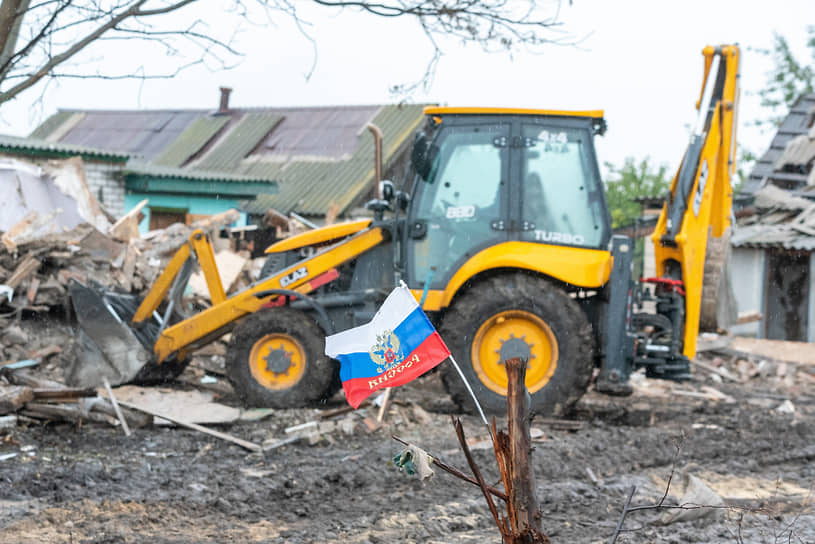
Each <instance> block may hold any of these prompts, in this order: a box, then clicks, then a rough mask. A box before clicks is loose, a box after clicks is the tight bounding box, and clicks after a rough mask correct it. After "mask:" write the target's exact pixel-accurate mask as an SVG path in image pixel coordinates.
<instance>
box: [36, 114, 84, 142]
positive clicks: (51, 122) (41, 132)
mask: <svg viewBox="0 0 815 544" xmlns="http://www.w3.org/2000/svg"><path fill="white" fill-rule="evenodd" d="M72 115H74V112H71V111H60V112H57V113H55V114H54V115H52V116H50V117H49V118H48V119H46V120H45V121H43V122H42V124H41V125H40V126H38V127H37V128H35V129H34V132H32V133H31V134H29V135H28V137H29V138H34V139H36V140H44V139H45V138H47V137H48V136H49V135H50V134H51V133H52V132H54V131H55V130H56V129H57V128H59V127H60V126H62V123H64V122H65V121H67V120H68V119H69V118H70V117H71V116H72Z"/></svg>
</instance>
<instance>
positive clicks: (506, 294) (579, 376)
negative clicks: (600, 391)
mask: <svg viewBox="0 0 815 544" xmlns="http://www.w3.org/2000/svg"><path fill="white" fill-rule="evenodd" d="M507 310H523V311H527V312H530V313H532V314H535V315H537V316H538V317H540V318H541V319H542V320H543V321H544V322H545V323H546V324H547V325H548V326H549V327H550V328H551V330H552V333H553V334H554V336H555V340H556V341H557V344H558V353H559V357H558V361H557V367H556V369H555V372H554V374H553V375H552V377H551V378H550V379H549V381H548V382H547V383H546V385H544V386H543V388H541V389H540V390H538V391H537V392H535V393H534V394H532V395H531V400H530V411H531V412H535V413H536V414H542V415H547V416H560V415H564V414H566V413H568V412H569V411H570V410H571V408H572V407H573V406H574V404H575V403H576V402H577V401H578V400H580V397H582V396H583V394H584V393H585V392H586V389H587V388H588V386H589V381H590V380H591V375H592V370H593V367H594V335H593V332H592V327H591V325H590V324H589V321H588V319H587V318H586V315H585V313H584V312H583V310H581V309H580V307H579V306H578V305H577V302H575V301H574V300H573V299H572V298H570V297H569V296H568V295H567V294H566V293H565V292H563V291H562V290H560V289H559V288H557V287H555V286H554V285H553V284H552V283H550V282H549V281H547V280H545V279H542V278H537V277H534V276H530V275H527V274H522V273H515V274H506V275H501V276H496V277H493V278H489V279H487V280H484V281H481V282H479V283H477V284H475V285H473V286H472V287H470V288H469V289H468V290H467V292H466V293H464V294H463V295H462V296H461V298H459V299H458V300H456V301H455V302H454V303H453V305H452V307H451V308H450V309H449V310H448V312H447V313H446V315H445V316H444V319H443V323H442V325H441V327H440V331H439V332H440V333H441V336H442V338H444V340H445V342H446V343H447V346H448V347H449V348H450V351H451V352H452V353H453V356H454V357H455V359H456V362H458V364H459V366H460V367H461V370H462V372H463V373H464V375H465V376H466V378H467V380H468V381H469V382H470V385H471V386H472V388H473V391H474V392H475V395H476V397H477V398H478V401H479V403H480V404H481V407H482V408H483V409H484V411H485V412H486V413H489V414H497V415H500V414H506V410H507V401H506V397H505V396H504V395H501V394H499V393H496V392H494V391H492V390H491V389H489V388H488V387H487V386H486V385H484V383H483V382H482V381H481V380H480V379H479V377H478V374H477V373H476V371H475V368H474V366H473V362H472V360H471V353H472V341H473V339H474V338H475V335H476V333H477V331H478V329H479V328H480V327H481V325H482V324H483V323H484V322H485V321H487V320H488V319H490V318H491V317H492V316H494V315H495V314H497V313H499V312H503V311H507ZM441 372H442V380H443V382H444V385H445V388H446V389H447V392H448V393H449V394H450V396H451V397H452V398H453V400H454V402H456V403H457V404H458V405H459V406H460V407H461V408H462V409H464V410H465V411H467V412H469V413H477V412H476V408H475V404H474V403H473V401H472V399H471V397H470V394H469V393H468V392H467V389H466V386H465V385H464V383H463V382H462V380H461V377H460V376H459V375H458V373H457V372H456V370H455V368H454V367H453V365H452V364H450V363H445V364H443V365H442V368H441Z"/></svg>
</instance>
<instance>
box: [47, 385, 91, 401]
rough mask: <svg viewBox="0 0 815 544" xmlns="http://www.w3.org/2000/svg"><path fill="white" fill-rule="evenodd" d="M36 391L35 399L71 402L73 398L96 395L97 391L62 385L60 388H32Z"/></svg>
mask: <svg viewBox="0 0 815 544" xmlns="http://www.w3.org/2000/svg"><path fill="white" fill-rule="evenodd" d="M32 391H33V392H34V399H35V400H47V401H51V402H70V401H72V400H76V399H81V398H85V397H95V396H96V391H95V390H93V389H81V388H78V387H64V386H63V387H60V388H54V387H49V388H39V387H35V388H34V389H32Z"/></svg>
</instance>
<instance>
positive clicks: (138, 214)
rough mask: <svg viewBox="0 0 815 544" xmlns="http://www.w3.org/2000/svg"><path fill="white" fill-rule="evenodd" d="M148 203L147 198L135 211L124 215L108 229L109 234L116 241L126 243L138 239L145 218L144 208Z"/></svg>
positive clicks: (135, 207)
mask: <svg viewBox="0 0 815 544" xmlns="http://www.w3.org/2000/svg"><path fill="white" fill-rule="evenodd" d="M147 202H148V199H146V198H145V199H144V200H142V201H141V202H139V203H138V204H136V206H134V207H133V209H131V210H130V211H129V212H127V213H126V214H124V215H123V216H122V217H121V218H119V220H118V221H116V222H115V223H114V224H113V225H112V226H111V227H110V229H108V234H110V235H111V236H112V237H113V238H114V239H116V240H119V241H120V242H125V243H127V242H130V240H131V239H133V238H138V237H139V223H141V221H142V219H143V218H144V214H143V213H142V208H144V207H145V206H146V205H147Z"/></svg>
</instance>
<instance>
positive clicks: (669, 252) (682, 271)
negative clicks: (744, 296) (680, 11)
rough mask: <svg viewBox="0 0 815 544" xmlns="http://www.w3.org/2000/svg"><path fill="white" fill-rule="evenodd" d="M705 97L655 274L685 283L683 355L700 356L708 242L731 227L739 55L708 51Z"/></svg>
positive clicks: (659, 235) (661, 229)
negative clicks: (700, 327) (698, 354)
mask: <svg viewBox="0 0 815 544" xmlns="http://www.w3.org/2000/svg"><path fill="white" fill-rule="evenodd" d="M703 54H704V56H705V77H704V81H705V82H704V86H703V87H702V96H701V98H700V100H699V102H698V103H697V109H698V110H699V121H698V122H697V125H696V128H695V130H694V134H693V136H692V138H691V142H690V144H689V146H688V150H687V152H686V153H685V156H684V158H683V160H682V164H681V166H680V168H679V172H677V174H676V176H675V177H674V179H673V182H672V183H671V187H670V195H669V198H668V201H667V202H666V203H665V205H664V206H663V209H662V213H661V214H660V216H659V220H658V222H657V226H656V229H655V231H654V234H653V236H652V240H653V242H654V253H655V258H656V273H657V275H658V276H660V277H661V278H665V279H669V280H679V281H681V285H682V289H683V290H684V299H685V326H684V338H683V339H684V343H683V354H684V355H685V356H686V357H688V358H693V357H694V356H695V355H696V338H697V335H698V332H699V318H700V312H701V304H702V283H703V278H704V267H705V256H706V250H707V242H708V236H713V237H721V236H722V235H724V234H725V232H726V231H727V229H728V227H730V217H731V205H732V197H733V192H732V186H731V183H730V179H731V176H732V175H733V173H734V170H735V152H736V117H737V110H738V100H739V74H738V67H739V49H738V47H737V46H735V45H729V46H721V47H716V48H714V47H710V46H709V47H706V48H705V49H704V51H703Z"/></svg>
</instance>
